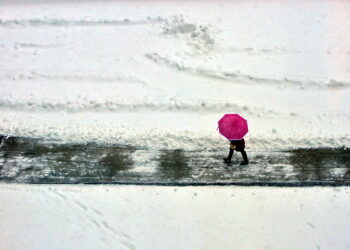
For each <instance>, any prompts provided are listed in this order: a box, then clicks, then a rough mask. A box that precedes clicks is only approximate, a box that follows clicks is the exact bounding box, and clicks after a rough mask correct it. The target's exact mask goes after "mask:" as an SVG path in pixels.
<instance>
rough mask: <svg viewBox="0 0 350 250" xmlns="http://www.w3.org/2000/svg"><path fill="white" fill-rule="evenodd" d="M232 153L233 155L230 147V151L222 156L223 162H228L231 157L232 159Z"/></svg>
mask: <svg viewBox="0 0 350 250" xmlns="http://www.w3.org/2000/svg"><path fill="white" fill-rule="evenodd" d="M232 155H233V150H232V149H231V148H230V152H229V154H228V156H227V158H223V160H224V162H225V163H230V162H231V159H232Z"/></svg>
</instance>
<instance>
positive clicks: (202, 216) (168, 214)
mask: <svg viewBox="0 0 350 250" xmlns="http://www.w3.org/2000/svg"><path fill="white" fill-rule="evenodd" d="M0 199H1V200H2V201H5V200H6V202H2V203H0V218H1V228H2V231H1V234H0V246H1V248H2V249H13V250H15V249H38V250H41V249H152V250H154V249H193V250H194V249H208V250H210V249H223V250H224V249H291V250H292V249H293V250H294V249H339V250H341V249H344V250H345V249H349V247H350V238H349V237H348V234H349V229H350V226H349V223H348V222H349V220H350V214H349V212H348V210H349V209H348V208H349V205H350V201H349V187H338V188H331V187H327V188H320V187H313V188H267V187H265V188H263V187H234V186H231V187H211V186H209V187H151V186H149V187H143V186H48V185H40V186H37V185H6V184H1V186H0Z"/></svg>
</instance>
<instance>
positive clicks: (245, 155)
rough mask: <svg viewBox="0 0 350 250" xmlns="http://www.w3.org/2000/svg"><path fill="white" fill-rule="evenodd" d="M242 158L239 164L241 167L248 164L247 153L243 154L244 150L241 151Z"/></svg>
mask: <svg viewBox="0 0 350 250" xmlns="http://www.w3.org/2000/svg"><path fill="white" fill-rule="evenodd" d="M241 154H242V157H243V162H242V163H241V164H242V165H246V164H248V163H249V161H248V156H247V153H246V152H245V150H242V151H241Z"/></svg>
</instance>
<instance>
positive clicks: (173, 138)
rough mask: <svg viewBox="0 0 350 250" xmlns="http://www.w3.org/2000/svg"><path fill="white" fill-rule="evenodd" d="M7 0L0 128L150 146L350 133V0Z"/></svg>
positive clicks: (302, 143)
mask: <svg viewBox="0 0 350 250" xmlns="http://www.w3.org/2000/svg"><path fill="white" fill-rule="evenodd" d="M34 2H35V1H16V2H14V3H11V1H6V0H5V1H4V0H2V1H0V37H1V39H0V60H1V63H0V133H2V134H6V135H13V136H22V137H29V138H41V139H44V140H51V141H62V142H64V143H85V142H97V143H102V144H106V143H107V144H108V143H112V144H117V145H121V146H124V145H129V146H130V145H131V146H134V147H136V148H143V149H151V148H152V149H165V148H166V149H167V148H172V149H174V148H181V149H185V150H189V149H190V150H193V149H194V150H201V149H216V148H218V147H226V143H225V140H224V139H223V138H222V137H221V136H220V135H219V134H218V133H217V131H216V128H217V120H218V119H220V118H221V116H222V115H223V114H225V113H240V114H241V115H243V116H244V117H245V118H247V119H248V121H249V126H250V133H249V135H248V136H247V141H248V146H249V148H250V149H252V150H259V149H263V150H266V149H277V150H279V149H286V148H291V147H292V148H298V147H319V146H328V147H338V146H350V134H349V127H350V113H349V108H348V107H349V106H350V80H349V79H350V68H349V67H350V64H349V62H350V38H349V35H348V34H349V32H348V30H347V29H348V27H349V20H350V18H349V15H350V14H349V13H350V4H349V2H347V1H322V2H319V1H246V2H241V1H220V2H219V3H218V2H216V1H172V2H169V1H168V2H163V1H118V2H114V1H96V2H95V1H86V2H83V1H72V2H70V1H63V2H61V3H60V2H54V3H49V2H48V1H46V2H45V1H43V2H38V3H34Z"/></svg>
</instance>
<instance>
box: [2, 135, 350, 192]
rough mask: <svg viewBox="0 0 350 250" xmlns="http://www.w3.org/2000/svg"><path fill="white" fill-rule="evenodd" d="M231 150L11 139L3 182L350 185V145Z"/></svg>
mask: <svg viewBox="0 0 350 250" xmlns="http://www.w3.org/2000/svg"><path fill="white" fill-rule="evenodd" d="M247 153H248V156H249V158H250V163H249V165H245V166H241V165H239V163H240V162H241V155H240V154H235V155H234V157H233V163H231V164H225V163H224V162H223V160H222V158H223V157H225V156H226V155H227V152H222V151H220V152H219V151H209V152H208V151H205V152H203V151H182V150H163V151H155V150H142V149H133V148H121V147H117V146H102V145H92V144H89V145H67V144H58V143H48V142H40V141H32V140H25V139H18V138H7V139H5V140H4V141H3V143H2V145H1V147H0V181H1V182H9V183H33V184H34V183H35V184H79V183H80V184H129V185H130V184H132V185H166V186H173V185H179V186H186V185H197V186H199V185H241V186H248V185H259V186H345V185H346V186H348V185H350V149H349V148H345V147H342V148H312V149H295V150H291V151H284V152H254V151H249V150H248V151H247Z"/></svg>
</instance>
